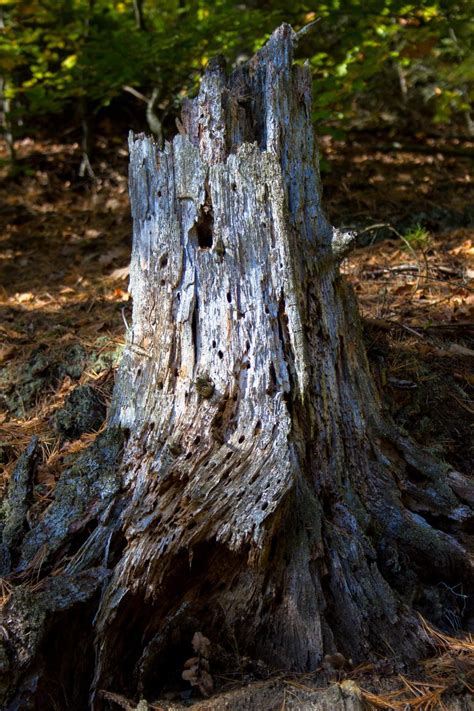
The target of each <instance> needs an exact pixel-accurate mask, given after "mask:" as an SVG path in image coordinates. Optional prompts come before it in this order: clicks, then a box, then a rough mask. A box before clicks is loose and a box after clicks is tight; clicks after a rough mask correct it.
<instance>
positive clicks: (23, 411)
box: [0, 126, 474, 708]
mask: <svg viewBox="0 0 474 711" xmlns="http://www.w3.org/2000/svg"><path fill="white" fill-rule="evenodd" d="M102 129H103V130H102V133H100V134H99V137H98V139H97V149H96V153H95V155H94V159H93V167H94V171H95V176H96V178H95V180H94V181H91V180H90V179H80V178H79V177H78V175H77V168H78V165H79V163H80V151H79V146H78V144H77V143H74V142H71V141H69V140H68V135H67V132H66V134H65V135H64V136H63V137H62V138H61V137H60V136H59V137H58V138H57V140H55V141H53V140H51V139H46V138H44V139H42V140H36V141H32V140H29V139H25V140H23V141H21V142H19V143H18V145H17V152H18V159H19V160H18V166H17V167H16V169H15V171H14V172H13V174H12V173H11V171H9V169H8V167H7V166H6V165H4V167H3V168H1V169H0V170H1V177H2V182H1V185H0V227H1V229H0V242H1V248H0V249H1V252H0V314H1V317H0V366H1V370H0V467H1V469H2V471H1V474H0V497H1V496H2V495H3V494H4V492H5V491H6V487H7V485H8V479H9V476H10V474H11V472H12V469H13V467H14V464H15V462H16V459H17V457H18V456H19V454H20V453H21V452H22V451H23V449H24V448H25V447H26V445H27V443H28V442H29V440H30V438H31V436H32V435H34V434H36V435H38V436H39V439H40V443H41V449H42V462H41V464H40V466H39V467H38V470H37V474H36V481H35V489H34V503H33V506H32V508H31V510H30V512H29V516H30V519H31V521H32V522H33V521H34V519H35V518H36V517H37V516H39V515H40V513H41V512H42V511H43V510H44V509H45V508H46V507H47V506H48V504H49V502H50V501H51V500H52V497H53V496H54V489H55V484H56V481H57V479H58V477H59V476H60V475H61V471H62V470H63V469H64V467H65V466H66V465H67V464H68V463H70V461H71V458H72V457H74V456H76V454H77V452H79V451H80V450H81V449H82V448H84V447H85V446H87V445H88V444H89V443H90V442H91V441H93V439H94V438H95V436H96V434H97V432H98V431H100V429H101V428H102V427H103V426H104V422H105V417H106V409H107V404H108V402H109V400H110V395H111V390H112V386H113V378H114V372H115V369H116V367H117V364H118V362H119V360H120V353H121V349H122V347H123V344H124V338H125V333H126V328H127V327H128V324H129V323H130V307H131V304H130V300H129V295H128V292H127V282H128V262H129V257H130V248H131V221H130V215H129V205H128V195H127V146H126V136H125V135H114V133H113V132H111V131H110V130H109V129H108V127H107V126H104V127H102ZM320 144H321V155H322V157H323V184H324V189H325V193H324V197H325V205H326V209H327V212H328V215H329V217H330V219H331V221H332V223H333V224H335V225H337V226H345V227H350V228H353V229H356V230H358V232H359V238H358V244H359V247H358V249H357V250H356V251H354V252H353V253H352V254H351V255H350V257H349V258H348V259H347V260H346V261H345V262H344V264H343V271H344V273H345V274H346V275H347V278H348V279H349V280H350V281H351V283H352V284H353V286H354V289H355V291H356V293H357V296H358V298H359V303H360V308H361V313H362V317H363V324H364V331H365V337H366V344H367V350H368V355H369V359H370V363H371V367H372V369H373V373H374V377H375V379H376V382H377V385H378V387H379V390H380V394H381V398H382V401H383V403H384V406H385V407H386V408H387V409H388V410H390V412H391V413H392V415H393V417H394V419H395V421H396V422H397V424H398V425H399V426H400V427H403V428H404V429H405V430H406V432H408V433H409V434H410V436H412V437H413V438H415V439H416V440H417V441H418V442H420V444H422V445H424V446H425V447H428V448H429V449H430V450H431V451H433V452H435V453H436V454H437V455H438V456H439V457H441V458H442V459H444V460H445V461H447V462H448V463H449V464H450V465H451V466H452V467H453V468H454V469H455V470H459V471H462V472H463V473H464V474H467V475H471V476H472V474H473V471H472V466H473V462H474V456H473V454H474V437H473V423H474V417H473V416H474V402H473V394H474V371H473V368H472V366H473V356H474V319H473V316H474V289H473V287H474V185H473V177H472V159H473V157H474V139H473V140H468V139H466V138H465V137H464V138H463V137H459V136H449V135H445V136H441V137H440V136H428V135H422V134H419V135H417V136H415V137H407V138H406V140H405V139H404V138H403V137H402V138H400V137H397V139H396V140H394V139H393V137H390V136H389V135H388V134H379V135H377V134H367V133H354V134H350V135H348V136H347V138H346V140H345V141H335V140H333V139H331V137H329V136H324V137H323V138H322V139H321V141H320ZM2 150H3V151H4V149H2ZM0 158H5V153H4V152H3V154H2V153H1V152H0ZM436 515H438V516H439V512H438V513H437V514H436V513H433V516H436ZM438 523H439V524H440V525H441V528H442V522H438ZM0 588H1V589H0V592H2V591H3V594H4V595H5V594H7V592H8V591H7V588H8V585H6V584H5V585H4V586H3V587H2V586H0ZM452 594H455V595H462V590H461V589H460V590H458V591H453V593H452ZM444 622H446V621H444ZM456 625H457V622H456V620H452V621H451V628H452V629H451V632H452V634H453V635H454V634H455V633H456V632H457V629H456ZM444 627H445V628H446V624H445V625H444ZM471 632H474V628H473V629H472V630H471ZM446 639H447V638H446ZM438 643H439V645H438V647H437V649H438V655H437V657H436V658H437V659H441V658H444V657H443V655H444V656H446V655H447V657H446V659H445V661H446V665H445V667H439V668H437V669H435V670H434V671H433V670H431V671H432V672H433V674H434V676H432V677H431V678H436V679H437V680H438V687H436V683H435V682H433V683H432V684H431V686H429V685H428V682H426V685H425V686H418V687H417V686H416V685H415V686H414V687H413V688H412V687H411V686H410V684H411V682H409V683H408V682H407V684H408V685H407V686H403V684H402V687H403V688H404V690H405V692H406V693H407V694H408V695H410V694H411V695H412V697H413V698H415V699H421V701H420V703H419V704H418V705H415V706H409V708H436V706H431V707H430V706H428V705H426V706H423V705H422V702H423V694H425V695H426V694H427V693H429V694H433V693H434V694H435V696H436V694H438V696H441V692H438V691H436V689H437V688H438V689H439V688H441V687H442V689H443V691H444V690H445V689H447V690H449V689H451V690H453V689H454V688H455V689H457V690H459V691H460V690H462V689H466V688H467V689H470V690H471V691H474V679H473V670H474V662H473V655H472V652H473V650H474V641H473V640H472V638H470V641H469V644H470V645H471V646H469V645H468V642H465V644H466V645H468V647H466V648H462V649H461V651H460V650H459V649H457V650H456V649H454V647H455V645H456V643H455V642H449V643H447V642H440V641H439V640H438ZM453 645H454V647H453ZM453 650H454V651H453ZM450 655H451V656H450ZM448 657H449V659H448ZM456 659H457V660H458V661H459V659H461V661H462V663H461V667H460V668H461V671H460V670H459V669H458V668H457V667H456V664H457V662H456V664H455V662H454V661H453V660H456ZM466 660H468V661H466ZM384 663H385V662H384ZM466 665H467V666H466ZM455 667H456V669H457V671H456V669H455ZM466 669H468V672H469V673H467V671H466ZM446 670H448V671H446ZM369 672H370V673H369ZM369 672H368V673H369V676H367V677H366V678H363V679H362V681H360V677H358V683H359V682H360V684H361V686H362V685H364V684H365V686H364V688H365V689H366V690H367V693H368V694H371V693H372V692H373V691H375V689H376V686H377V683H376V682H375V681H374V670H373V669H372V670H369ZM389 672H390V670H389V669H388V668H387V669H386V674H385V673H384V674H385V676H387V674H388V675H389ZM425 672H426V669H425ZM425 672H424V673H425ZM358 673H359V672H358ZM364 673H365V672H364ZM377 674H379V676H380V675H381V674H382V672H379V671H377ZM384 674H382V676H383V675H384ZM347 675H348V676H349V678H351V679H353V678H355V676H354V675H355V672H354V670H352V671H351V673H350V674H349V673H348V674H347ZM336 676H337V678H338V679H340V677H341V675H340V673H338V675H336ZM440 679H443V681H442V683H441V686H440ZM460 680H461V681H460ZM462 680H464V681H462ZM241 681H242V680H241ZM296 683H300V684H303V686H304V685H308V684H309V682H307V681H305V682H304V683H303V682H302V681H300V682H298V681H297V682H296ZM430 683H431V682H430ZM443 685H444V686H443ZM220 686H221V688H222V689H225V688H226V684H225V683H221V685H220ZM398 686H400V684H398ZM395 687H396V684H395ZM371 690H372V691H371ZM430 698H431V697H430ZM369 700H370V699H369V697H366V701H367V702H369ZM428 701H429V699H428ZM428 701H426V703H428ZM117 703H118V702H117ZM370 703H371V704H373V707H374V708H403V706H399V705H397V704H399V703H401V702H400V701H399V697H397V698H392V699H391V700H390V702H388V701H387V704H388V705H385V706H383V704H382V705H377V703H378V702H376V701H374V699H372V700H371V701H370ZM403 703H404V704H406V703H407V702H406V701H403ZM423 703H424V702H423ZM390 704H391V705H390ZM289 707H290V706H288V708H289ZM131 708H133V707H131ZM150 708H154V707H152V706H150ZM156 708H164V706H156ZM203 708H204V707H203ZM209 708H211V707H209ZM212 708H214V707H212ZM223 708H224V707H223ZM229 708H230V707H229ZM282 708H284V706H282ZM292 708H293V707H292ZM295 708H296V707H295ZM407 708H408V707H407ZM440 708H441V707H440Z"/></svg>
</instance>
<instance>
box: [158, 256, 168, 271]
mask: <svg viewBox="0 0 474 711" xmlns="http://www.w3.org/2000/svg"><path fill="white" fill-rule="evenodd" d="M167 264H168V255H167V254H163V256H162V257H161V259H160V267H161V269H164V268H165V267H166V265H167Z"/></svg>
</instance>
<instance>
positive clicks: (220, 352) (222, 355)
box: [217, 351, 224, 360]
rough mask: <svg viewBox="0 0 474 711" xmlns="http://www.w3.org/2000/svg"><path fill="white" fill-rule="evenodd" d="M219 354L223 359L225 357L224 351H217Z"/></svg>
mask: <svg viewBox="0 0 474 711" xmlns="http://www.w3.org/2000/svg"><path fill="white" fill-rule="evenodd" d="M217 355H218V356H219V358H220V359H221V360H222V359H223V357H224V354H223V352H222V351H217Z"/></svg>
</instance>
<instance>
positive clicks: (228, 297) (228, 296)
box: [227, 291, 232, 304]
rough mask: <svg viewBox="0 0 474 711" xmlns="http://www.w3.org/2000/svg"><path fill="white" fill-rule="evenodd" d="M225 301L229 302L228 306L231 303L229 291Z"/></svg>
mask: <svg viewBox="0 0 474 711" xmlns="http://www.w3.org/2000/svg"><path fill="white" fill-rule="evenodd" d="M227 301H228V302H229V304H230V303H231V301H232V295H231V293H230V291H228V292H227Z"/></svg>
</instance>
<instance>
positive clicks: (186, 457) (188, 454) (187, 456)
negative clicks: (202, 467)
mask: <svg viewBox="0 0 474 711" xmlns="http://www.w3.org/2000/svg"><path fill="white" fill-rule="evenodd" d="M192 456H193V453H192V452H188V453H187V455H186V456H185V459H191V457H192Z"/></svg>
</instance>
